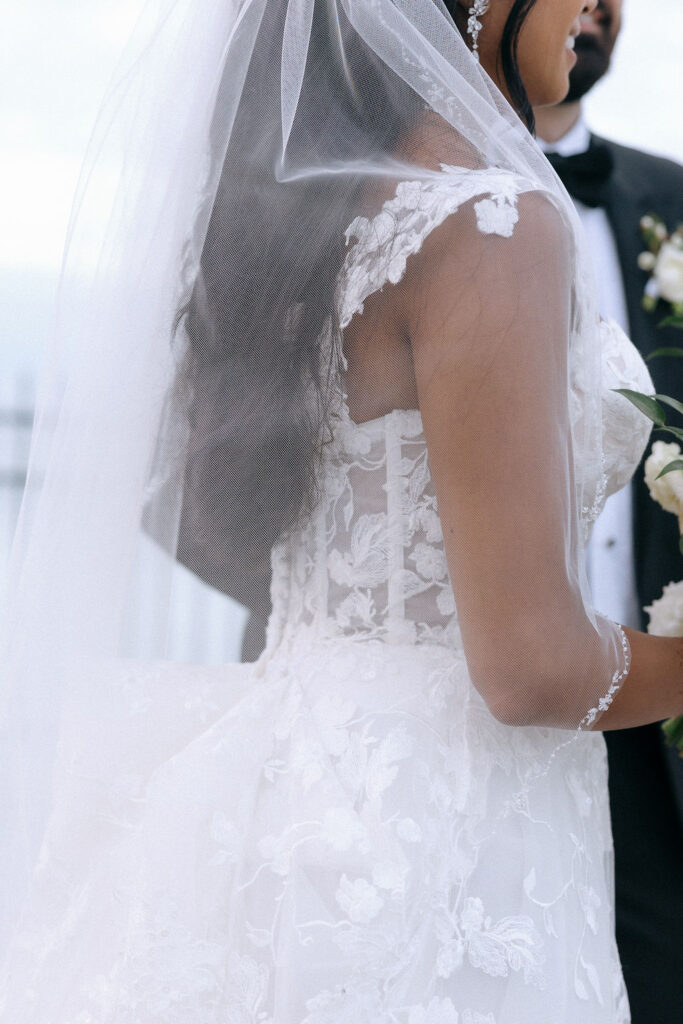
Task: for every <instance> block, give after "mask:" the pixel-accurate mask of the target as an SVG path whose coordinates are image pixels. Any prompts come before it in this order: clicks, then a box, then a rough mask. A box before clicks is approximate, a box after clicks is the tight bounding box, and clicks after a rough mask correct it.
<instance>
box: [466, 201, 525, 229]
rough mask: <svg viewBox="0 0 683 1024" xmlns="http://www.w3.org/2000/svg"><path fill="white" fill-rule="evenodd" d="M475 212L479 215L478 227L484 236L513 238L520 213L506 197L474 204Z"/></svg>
mask: <svg viewBox="0 0 683 1024" xmlns="http://www.w3.org/2000/svg"><path fill="white" fill-rule="evenodd" d="M474 211H475V213H476V215H477V227H478V228H479V230H480V231H481V233H482V234H483V235H500V236H501V237H502V238H511V237H512V232H513V231H514V229H515V224H516V223H517V221H518V220H519V213H518V212H517V207H516V206H514V205H513V204H512V203H510V202H509V201H508V200H507V199H505V197H504V196H495V197H494V196H492V197H491V198H490V199H480V200H479V202H478V203H475V204H474Z"/></svg>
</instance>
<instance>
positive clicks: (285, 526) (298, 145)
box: [178, 0, 536, 608]
mask: <svg viewBox="0 0 683 1024" xmlns="http://www.w3.org/2000/svg"><path fill="white" fill-rule="evenodd" d="M535 2H536V0H515V3H514V5H513V7H512V10H511V12H510V15H509V17H508V19H507V24H506V26H505V31H504V35H503V39H502V46H501V53H500V59H501V67H502V70H503V73H504V75H505V80H506V82H507V85H508V89H509V92H510V95H511V97H512V100H513V102H514V103H515V105H516V107H517V109H518V110H519V113H520V116H521V117H522V118H523V119H524V120H525V121H526V123H527V125H528V126H529V128H530V129H532V128H533V115H532V112H531V107H530V104H529V101H528V97H527V95H526V91H525V89H524V85H523V82H522V79H521V77H520V74H519V67H518V64H517V43H518V39H519V34H520V30H521V28H522V25H523V23H524V20H525V19H526V17H527V15H528V13H529V11H530V10H531V8H532V7H533V6H534V4H535ZM446 7H447V9H448V11H449V14H451V16H452V17H454V18H455V16H456V7H457V4H456V2H455V0H446ZM285 11H286V3H284V2H281V3H278V2H271V3H269V4H268V5H267V6H266V10H265V14H264V18H263V21H262V24H261V29H260V32H261V38H260V39H259V41H258V42H257V52H259V54H260V60H261V61H267V60H269V59H272V60H273V61H275V62H277V63H276V65H275V66H278V65H279V56H280V54H281V52H282V49H281V48H282V35H283V25H284V14H285ZM340 28H341V31H342V33H343V38H344V43H345V56H346V64H345V66H344V67H341V66H340V65H339V63H338V62H337V61H336V59H335V58H334V56H333V54H332V51H331V48H330V45H329V39H330V31H331V29H330V23H329V16H328V14H327V4H326V3H317V4H316V7H315V11H314V19H313V29H312V37H311V44H310V48H309V52H308V57H307V66H306V76H305V82H304V88H303V91H302V93H301V97H300V100H299V105H298V109H297V116H296V118H295V121H294V125H293V128H292V132H291V136H290V140H289V144H288V147H287V153H286V164H285V166H284V167H281V168H279V170H278V174H277V176H276V174H275V172H274V170H269V172H268V173H267V174H266V173H264V174H263V176H261V177H260V178H258V179H257V178H256V177H255V171H254V164H255V163H258V166H260V167H264V168H265V167H268V168H273V169H274V168H275V167H276V165H277V161H278V159H279V156H280V151H281V143H282V138H281V129H280V116H279V104H280V95H279V83H275V82H274V83H273V91H272V94H269V92H268V90H264V89H263V85H262V82H261V83H260V85H259V87H258V88H257V85H256V82H257V76H258V75H259V67H262V66H263V65H262V64H260V65H259V67H256V68H251V69H250V71H249V72H248V74H247V79H246V82H245V87H244V96H246V97H248V103H246V104H244V105H243V107H242V108H241V109H239V110H238V111H237V117H236V121H235V124H234V128H233V132H232V135H231V141H230V146H229V149H228V152H227V153H226V155H225V160H224V164H223V168H222V173H221V180H220V184H219V188H218V192H217V196H216V200H215V204H214V207H213V210H212V213H211V218H210V223H209V229H208V234H207V238H206V242H205V245H204V249H203V253H202V258H201V266H200V273H199V276H198V278H197V281H196V284H195V287H194V291H193V293H192V296H191V299H190V301H189V304H188V306H187V307H186V308H185V309H184V310H182V311H181V312H180V314H179V318H178V320H179V324H180V323H182V325H183V327H184V330H185V333H186V335H187V339H188V341H189V345H188V351H187V357H186V361H185V364H184V374H183V384H184V389H185V392H186V394H187V395H188V396H189V416H190V428H191V443H190V452H189V458H188V464H187V471H186V479H185V488H184V500H183V513H182V519H181V529H180V538H179V545H178V557H179V558H180V559H181V560H182V561H183V562H185V563H186V564H187V565H189V566H190V567H191V568H192V569H193V570H194V571H195V572H197V573H198V574H199V575H200V576H201V577H202V578H203V579H205V580H207V581H208V582H210V583H211V584H213V585H214V586H217V587H219V588H220V589H221V590H224V591H225V592H227V593H230V594H232V596H233V597H235V598H237V599H238V600H240V601H242V602H243V603H245V604H247V605H248V606H250V607H252V608H254V607H265V606H266V604H267V587H268V579H269V557H268V556H269V552H270V548H271V547H272V545H273V543H274V542H275V541H277V539H278V538H279V537H281V536H282V534H283V533H284V532H286V531H287V530H289V529H291V528H292V527H293V526H294V525H295V524H297V523H298V522H299V521H300V520H301V519H302V517H304V516H306V515H307V514H308V513H309V512H310V511H311V509H312V507H313V506H314V504H315V502H316V499H317V481H318V469H319V465H320V456H321V452H322V449H323V447H324V444H325V438H326V436H327V434H328V427H329V413H330V410H329V408H328V401H329V399H328V395H329V378H330V375H335V374H338V373H339V372H340V368H339V367H338V366H336V365H334V363H331V364H330V365H324V364H323V362H322V359H321V345H320V339H321V336H322V335H323V333H324V332H325V331H331V332H332V333H333V334H334V333H337V334H338V333H339V324H338V321H337V314H336V311H335V302H334V293H335V284H336V280H337V277H338V274H339V271H340V269H341V266H342V263H343V259H344V252H345V249H344V230H345V229H346V227H347V226H348V224H349V223H350V222H351V220H353V218H354V216H355V215H356V214H357V211H358V207H359V203H360V198H361V188H362V184H363V183H362V181H361V179H360V178H354V177H353V176H351V175H345V176H342V175H333V176H329V175H328V176H325V175H320V176H309V177H305V178H303V179H299V180H297V178H296V175H295V174H294V175H292V177H291V178H290V179H289V180H287V177H288V175H287V171H288V169H290V168H291V169H294V170H295V169H296V167H297V166H301V165H303V166H306V165H308V164H310V162H311V161H310V159H307V154H310V153H315V151H316V147H318V146H319V140H320V138H321V137H323V138H324V137H325V133H326V130H327V128H328V126H331V125H332V124H333V125H334V129H335V130H334V133H333V134H331V135H330V137H331V138H333V139H334V140H339V144H340V145H342V144H343V147H344V148H343V152H340V153H339V154H335V153H334V152H329V151H328V152H326V158H327V159H328V161H333V160H334V158H335V155H338V157H339V159H340V161H343V162H345V163H348V162H350V161H352V160H353V159H354V157H357V158H358V159H359V160H363V159H366V158H368V157H372V156H373V155H375V154H378V155H379V154H386V153H391V152H396V151H398V150H399V149H400V145H401V141H402V139H403V138H404V137H405V136H406V135H407V134H408V133H409V131H410V129H411V127H412V126H413V125H414V124H415V122H416V119H417V118H418V117H419V116H420V114H421V112H422V109H423V107H422V104H421V103H420V102H419V98H418V97H417V96H416V95H415V93H414V92H413V91H412V90H411V89H410V88H409V87H408V86H406V85H405V83H403V82H402V81H401V80H399V79H398V77H397V76H396V75H395V74H394V73H393V72H392V71H391V69H389V68H388V67H387V66H386V65H385V64H384V63H383V62H381V61H380V60H379V59H378V58H377V56H376V55H375V54H374V53H373V51H372V50H370V49H369V48H368V47H366V46H365V44H364V43H363V42H362V40H361V39H360V38H359V37H358V35H357V34H356V33H355V32H354V30H353V29H352V28H351V26H350V25H349V24H348V22H346V21H344V20H342V23H341V25H340ZM265 40H268V41H269V42H270V45H271V48H272V52H271V53H268V52H267V50H266V48H265V46H264V41H265ZM342 76H343V78H344V81H342ZM349 76H350V77H351V80H352V81H353V82H354V84H355V87H356V89H357V90H361V91H362V94H361V95H360V96H359V100H360V102H358V103H354V102H353V100H352V94H351V91H350V90H349V89H348V86H347V82H348V78H349ZM389 96H391V97H395V98H396V99H395V100H394V101H393V102H391V103H390V102H389V101H388V99H387V98H388V97H389ZM247 111H248V113H247ZM256 150H258V154H259V157H258V161H254V160H253V159H252V154H254V152H255V151H256ZM271 156H272V160H271V159H270V157H271ZM264 157H265V158H264ZM272 210H277V211H278V213H277V217H274V216H273V215H272V213H271V211H272ZM322 214H324V216H323V215H322ZM274 268H277V269H276V270H274Z"/></svg>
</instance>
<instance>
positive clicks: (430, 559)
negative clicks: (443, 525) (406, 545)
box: [410, 542, 448, 580]
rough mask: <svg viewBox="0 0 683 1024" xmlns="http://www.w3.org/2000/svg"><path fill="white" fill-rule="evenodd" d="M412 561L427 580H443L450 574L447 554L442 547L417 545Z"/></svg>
mask: <svg viewBox="0 0 683 1024" xmlns="http://www.w3.org/2000/svg"><path fill="white" fill-rule="evenodd" d="M410 560H411V561H412V562H414V563H415V568H416V569H417V571H418V572H419V574H420V576H422V578H423V579H425V580H442V579H443V578H444V577H445V575H446V573H447V572H448V565H447V563H446V554H445V552H444V550H443V548H441V547H434V546H433V545H431V544H425V543H424V542H420V543H419V544H416V545H415V549H414V551H413V553H412V554H411V556H410Z"/></svg>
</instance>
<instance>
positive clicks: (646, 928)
mask: <svg viewBox="0 0 683 1024" xmlns="http://www.w3.org/2000/svg"><path fill="white" fill-rule="evenodd" d="M596 141H599V142H601V143H603V144H605V145H607V146H608V147H609V149H610V151H611V153H612V156H613V158H614V171H613V174H612V177H611V179H610V182H609V184H608V186H607V192H606V212H607V216H608V219H609V222H610V224H611V227H612V230H613V232H614V237H615V240H616V244H617V250H618V253H619V260H620V263H621V271H622V277H623V282H624V290H625V293H626V300H627V305H628V313H629V321H630V329H631V338H632V340H633V342H634V344H635V345H636V346H637V348H638V349H639V350H640V352H641V353H642V354H643V355H644V356H647V355H648V354H649V353H650V352H653V351H654V350H655V349H657V348H662V347H664V346H678V347H681V346H683V331H680V330H678V329H676V328H673V327H668V328H660V327H658V323H659V322H660V321H661V320H662V319H664V317H665V315H666V313H667V307H666V306H665V304H663V303H662V304H661V306H660V308H659V309H658V310H657V311H656V312H655V313H648V312H646V311H645V310H644V309H643V307H642V303H641V300H642V295H643V289H644V287H645V284H646V281H647V278H648V274H647V273H646V272H645V271H642V270H641V269H640V268H639V267H638V254H639V253H640V252H642V250H643V248H644V244H643V240H642V235H641V230H640V219H641V217H642V216H643V215H644V214H646V213H652V212H654V213H657V214H659V216H661V217H662V219H663V220H664V221H665V222H666V224H667V226H668V227H669V229H670V230H673V229H674V228H675V227H676V226H677V225H678V224H679V223H683V167H681V166H679V165H678V164H675V163H672V162H671V161H669V160H663V159H660V158H658V157H654V156H652V155H650V154H647V153H642V152H639V151H638V150H634V149H628V148H626V147H624V146H619V145H616V143H613V142H609V141H606V140H604V139H599V140H596ZM597 270H598V272H599V268H597ZM648 365H649V369H650V372H651V374H652V378H653V381H654V384H655V389H656V391H657V392H659V393H664V394H669V395H672V396H673V397H674V398H679V399H681V400H683V359H678V358H673V357H661V358H656V359H653V360H652V361H651V362H650V363H649V364H648ZM655 436H657V435H655ZM661 436H662V438H663V439H664V440H670V438H668V437H666V436H665V435H661ZM648 452H649V446H648ZM646 454H647V453H646ZM633 523H634V552H635V570H636V585H637V589H638V599H639V603H640V606H641V608H642V607H644V606H646V605H649V604H652V602H653V601H654V600H656V599H657V598H658V597H660V596H661V593H662V590H663V588H664V586H665V585H666V584H667V583H670V582H672V581H674V580H675V581H677V580H683V556H681V554H680V553H679V549H678V539H679V528H678V522H677V520H676V517H675V516H673V515H672V514H671V513H670V512H664V510H663V509H661V508H660V506H659V505H658V504H657V503H656V502H655V501H653V499H652V498H651V497H650V493H649V491H648V489H647V486H646V484H645V479H644V471H643V466H642V465H641V466H640V467H639V468H638V470H637V472H636V475H635V479H634V485H633ZM646 625H647V615H645V614H643V622H642V626H643V628H646ZM626 685H628V681H627V683H626ZM605 739H606V740H607V748H608V755H609V769H610V803H611V808H612V827H613V832H614V845H615V867H616V896H617V900H616V902H617V940H618V944H619V951H620V954H621V959H622V964H623V968H624V975H625V978H626V984H627V988H628V990H629V998H630V1001H631V1011H632V1017H633V1024H653V1022H655V1021H656V1022H657V1024H673V1022H674V1020H675V1021H678V1020H679V1019H680V990H679V985H680V980H679V979H680V977H681V974H683V759H681V758H679V757H678V756H677V755H676V753H675V752H674V751H673V750H672V749H671V748H669V747H667V746H666V744H665V743H664V740H663V735H662V732H661V728H660V726H659V725H657V724H655V725H649V726H644V727H642V728H639V729H627V730H623V731H620V732H613V733H609V732H608V733H605Z"/></svg>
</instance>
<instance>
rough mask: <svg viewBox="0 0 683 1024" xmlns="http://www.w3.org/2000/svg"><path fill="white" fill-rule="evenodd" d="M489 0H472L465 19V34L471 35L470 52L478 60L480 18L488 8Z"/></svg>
mask: <svg viewBox="0 0 683 1024" xmlns="http://www.w3.org/2000/svg"><path fill="white" fill-rule="evenodd" d="M489 3H490V0H472V6H471V7H470V10H469V18H468V20H467V34H468V35H469V36H471V37H472V53H473V54H474V56H475V58H476V59H477V60H479V33H480V32H481V27H482V26H481V20H480V19H481V18H483V17H484V15H485V14H486V12H487V11H488V9H489Z"/></svg>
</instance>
